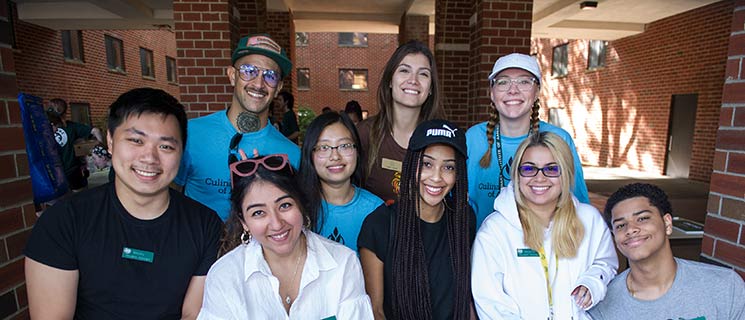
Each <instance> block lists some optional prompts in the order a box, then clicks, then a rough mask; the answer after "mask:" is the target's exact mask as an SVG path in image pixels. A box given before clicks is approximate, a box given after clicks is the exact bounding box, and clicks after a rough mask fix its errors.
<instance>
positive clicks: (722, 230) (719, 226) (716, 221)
mask: <svg viewBox="0 0 745 320" xmlns="http://www.w3.org/2000/svg"><path fill="white" fill-rule="evenodd" d="M704 232H705V233H706V234H708V235H712V236H716V237H719V238H722V239H725V240H729V241H732V242H737V237H738V236H739V235H740V224H738V223H734V222H731V221H727V220H723V219H721V218H718V217H716V216H714V215H708V216H707V217H706V225H705V227H704ZM8 253H10V251H9V252H8Z"/></svg>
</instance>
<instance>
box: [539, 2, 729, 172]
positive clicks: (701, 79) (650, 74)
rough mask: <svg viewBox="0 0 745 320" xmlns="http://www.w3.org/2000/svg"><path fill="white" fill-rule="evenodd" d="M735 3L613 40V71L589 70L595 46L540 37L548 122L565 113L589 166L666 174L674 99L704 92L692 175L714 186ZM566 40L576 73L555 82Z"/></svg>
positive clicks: (610, 67)
mask: <svg viewBox="0 0 745 320" xmlns="http://www.w3.org/2000/svg"><path fill="white" fill-rule="evenodd" d="M732 6H733V2H732V1H722V2H718V3H715V4H712V5H708V6H705V7H702V8H699V9H695V10H691V11H688V12H685V13H681V14H678V15H675V16H672V17H669V18H666V19H662V20H659V21H656V22H653V23H650V24H648V25H647V27H646V31H645V32H644V33H642V34H639V35H636V36H631V37H626V38H623V39H619V40H616V41H611V42H609V43H608V47H607V55H606V66H605V67H604V68H601V69H597V70H594V71H588V70H587V54H588V41H585V40H571V41H566V40H560V39H534V42H533V49H532V51H533V52H534V53H537V54H538V59H539V61H540V64H541V67H542V69H543V70H542V72H543V79H544V86H543V88H542V93H541V96H542V100H543V107H542V114H541V118H542V119H544V120H545V119H548V109H549V108H559V110H558V111H559V113H560V114H562V116H563V117H564V118H565V120H564V121H563V122H564V129H566V130H567V131H569V133H570V134H572V136H573V137H574V138H575V143H576V144H577V149H578V151H579V152H580V157H581V158H582V161H583V162H584V163H587V164H591V165H598V166H624V167H629V168H632V169H639V170H643V171H651V172H658V173H664V167H665V160H666V159H665V157H666V150H667V143H668V122H669V119H670V106H671V101H672V100H671V99H672V96H673V95H678V94H698V106H697V112H696V118H695V121H696V129H695V133H694V137H693V153H692V159H691V165H690V174H689V177H690V178H691V179H694V180H698V181H708V180H709V178H710V175H711V164H712V160H713V155H714V144H715V139H716V137H715V132H716V128H717V125H718V122H719V111H720V105H721V101H722V100H721V97H722V79H723V77H724V71H725V63H724V61H725V60H726V53H727V44H728V42H729V32H730V25H731V16H732ZM691 30H695V32H691ZM564 43H568V44H569V45H568V51H569V64H568V70H569V74H568V75H567V76H566V77H562V78H554V77H552V76H551V62H552V50H553V47H554V46H556V45H560V44H564Z"/></svg>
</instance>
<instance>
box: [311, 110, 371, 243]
mask: <svg viewBox="0 0 745 320" xmlns="http://www.w3.org/2000/svg"><path fill="white" fill-rule="evenodd" d="M335 123H341V124H342V125H343V126H344V127H345V128H347V130H349V133H350V134H351V136H352V141H353V142H354V144H355V145H356V146H357V148H356V150H357V163H356V164H355V165H356V167H355V169H354V173H353V174H352V176H351V177H350V179H351V182H352V184H353V185H356V186H362V185H364V181H363V170H364V168H363V165H362V163H363V155H364V152H363V150H362V148H361V147H360V136H359V134H358V133H357V128H356V127H355V125H354V123H353V122H352V120H350V119H349V116H347V115H346V114H339V113H336V112H328V113H323V114H321V115H319V116H318V117H316V118H315V119H313V122H311V123H310V125H309V126H308V129H307V130H306V131H305V140H304V141H303V149H302V150H301V154H302V160H301V162H300V171H299V173H298V181H299V182H300V185H302V186H303V187H304V188H305V190H306V191H305V196H306V202H305V203H306V206H305V208H306V210H307V211H308V215H309V216H310V228H311V230H313V231H316V232H320V231H321V229H322V227H323V220H325V218H326V212H325V210H324V208H323V206H322V203H323V197H324V195H323V189H322V188H321V180H320V178H318V172H316V167H315V166H314V165H313V148H315V146H316V144H317V143H318V138H319V137H320V136H321V133H322V132H323V130H324V129H326V127H328V126H330V125H332V124H335Z"/></svg>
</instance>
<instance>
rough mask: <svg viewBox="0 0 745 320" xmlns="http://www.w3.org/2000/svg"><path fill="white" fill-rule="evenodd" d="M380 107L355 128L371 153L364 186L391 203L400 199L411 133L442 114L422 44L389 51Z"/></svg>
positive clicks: (434, 72) (430, 64) (412, 43)
mask: <svg viewBox="0 0 745 320" xmlns="http://www.w3.org/2000/svg"><path fill="white" fill-rule="evenodd" d="M378 110H380V111H379V112H378V114H377V115H375V116H373V117H370V118H368V119H366V120H365V121H362V122H360V123H359V124H358V127H357V129H358V130H359V132H360V139H361V140H362V149H363V150H366V151H367V152H369V153H368V155H367V159H366V161H365V163H366V177H367V180H366V183H365V186H364V187H365V189H367V190H370V192H372V193H373V194H375V195H377V196H378V197H380V198H381V199H383V201H385V202H386V203H387V204H390V203H392V202H394V201H396V200H397V199H398V190H399V181H400V180H401V161H403V159H404V156H405V155H406V148H407V146H408V144H409V138H411V133H412V132H414V128H416V126H417V125H418V124H420V123H422V122H423V121H426V120H430V119H434V118H437V117H438V116H439V115H440V112H441V111H440V90H439V87H438V83H437V68H435V58H434V56H433V55H432V52H431V51H429V48H427V46H426V45H424V44H423V43H421V42H418V41H410V42H407V43H406V44H404V45H402V46H400V47H398V49H396V51H395V52H394V53H393V55H392V56H391V58H390V59H389V60H388V63H386V65H385V69H384V70H383V75H382V76H381V79H380V85H379V86H378Z"/></svg>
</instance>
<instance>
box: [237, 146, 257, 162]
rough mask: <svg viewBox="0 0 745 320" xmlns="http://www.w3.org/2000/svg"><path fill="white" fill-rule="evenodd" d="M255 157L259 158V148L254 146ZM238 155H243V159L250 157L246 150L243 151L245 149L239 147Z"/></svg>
mask: <svg viewBox="0 0 745 320" xmlns="http://www.w3.org/2000/svg"><path fill="white" fill-rule="evenodd" d="M253 153H254V154H253V157H254V158H258V157H259V150H258V149H255V148H254V152H253ZM238 155H239V156H240V157H241V160H246V159H248V156H247V155H246V152H245V151H243V149H238Z"/></svg>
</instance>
